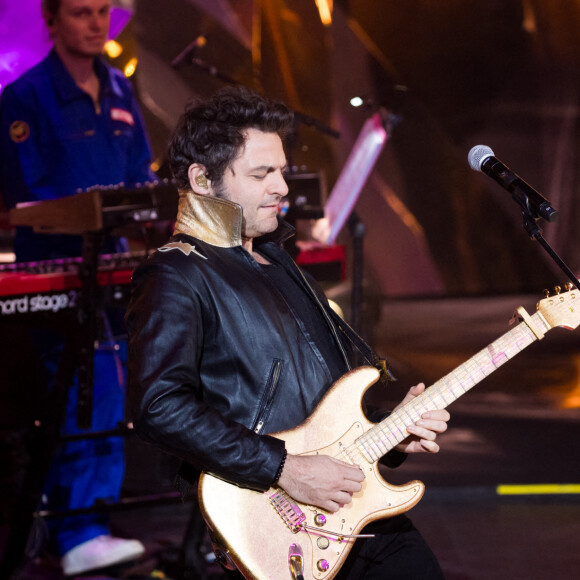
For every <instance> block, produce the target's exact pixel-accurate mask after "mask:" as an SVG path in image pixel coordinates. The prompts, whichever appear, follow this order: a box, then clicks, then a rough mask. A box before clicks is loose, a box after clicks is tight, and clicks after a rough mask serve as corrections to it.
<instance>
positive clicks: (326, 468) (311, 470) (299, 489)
mask: <svg viewBox="0 0 580 580" xmlns="http://www.w3.org/2000/svg"><path fill="white" fill-rule="evenodd" d="M364 478H365V476H364V474H363V472H362V470H361V468H360V467H358V466H356V465H350V464H349V463H345V462H344V461H339V460H338V459H334V458H333V457H329V456H328V455H290V454H288V457H287V458H286V463H285V464H284V469H283V470H282V475H281V477H280V479H279V480H278V485H279V486H280V487H281V488H282V489H284V490H285V491H287V492H288V493H289V494H290V495H291V496H292V497H293V498H294V499H296V500H298V501H299V502H301V503H305V504H308V505H314V506H317V507H321V508H323V509H325V510H326V511H329V512H332V513H334V512H336V511H338V510H339V508H341V507H342V506H344V504H347V503H350V502H351V501H352V494H353V493H355V492H357V491H360V490H361V489H362V485H361V483H362V481H363V480H364Z"/></svg>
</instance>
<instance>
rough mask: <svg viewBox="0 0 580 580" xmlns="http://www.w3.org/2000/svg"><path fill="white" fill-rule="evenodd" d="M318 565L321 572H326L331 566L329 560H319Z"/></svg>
mask: <svg viewBox="0 0 580 580" xmlns="http://www.w3.org/2000/svg"><path fill="white" fill-rule="evenodd" d="M316 567H317V568H318V569H319V570H320V571H321V572H326V571H327V570H328V569H329V568H330V564H329V563H328V560H318V562H317V563H316Z"/></svg>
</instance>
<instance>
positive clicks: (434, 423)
mask: <svg viewBox="0 0 580 580" xmlns="http://www.w3.org/2000/svg"><path fill="white" fill-rule="evenodd" d="M424 390H425V384H424V383H419V384H418V385H415V386H414V387H411V388H410V389H409V392H408V393H407V395H406V396H405V398H404V399H403V400H402V401H401V403H400V404H399V405H398V406H397V407H396V408H395V410H397V409H398V408H399V407H402V406H403V405H405V404H406V403H408V402H409V401H412V400H413V399H414V398H415V397H417V396H419V395H420V394H421V393H422V392H423V391H424ZM449 419H450V415H449V413H448V412H447V411H446V410H445V409H435V410H433V411H425V413H423V414H422V415H421V418H420V419H419V420H417V421H416V422H415V423H414V424H412V425H409V426H408V427H407V431H408V433H409V434H410V436H409V437H407V439H405V440H404V441H401V443H399V444H398V445H397V446H396V447H395V449H397V450H399V451H402V452H403V453H421V452H427V453H437V452H438V451H439V445H438V444H437V443H436V442H435V439H436V438H437V435H439V434H440V433H444V432H445V431H446V430H447V421H449Z"/></svg>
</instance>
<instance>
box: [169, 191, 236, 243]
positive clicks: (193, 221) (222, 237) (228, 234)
mask: <svg viewBox="0 0 580 580" xmlns="http://www.w3.org/2000/svg"><path fill="white" fill-rule="evenodd" d="M173 233H174V234H187V235H189V236H193V237H194V238H197V239H198V240H202V241H204V242H206V243H208V244H211V245H212V246H218V247H220V248H233V247H234V246H240V245H241V244H242V208H241V206H240V205H238V204H237V203H234V202H233V201H228V200H227V199H221V198H217V197H213V196H210V195H199V194H196V193H194V192H193V191H191V190H185V191H180V192H179V205H178V207H177V219H176V222H175V228H174V230H173Z"/></svg>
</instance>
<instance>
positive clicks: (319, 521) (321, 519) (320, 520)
mask: <svg viewBox="0 0 580 580" xmlns="http://www.w3.org/2000/svg"><path fill="white" fill-rule="evenodd" d="M314 523H315V524H316V525H317V526H324V525H325V524H326V516H325V515H324V514H316V515H315V516H314Z"/></svg>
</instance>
